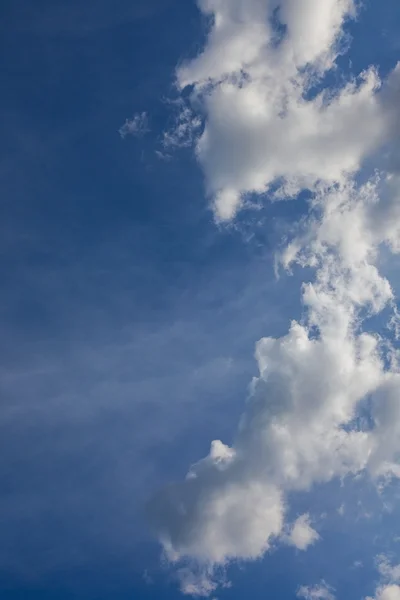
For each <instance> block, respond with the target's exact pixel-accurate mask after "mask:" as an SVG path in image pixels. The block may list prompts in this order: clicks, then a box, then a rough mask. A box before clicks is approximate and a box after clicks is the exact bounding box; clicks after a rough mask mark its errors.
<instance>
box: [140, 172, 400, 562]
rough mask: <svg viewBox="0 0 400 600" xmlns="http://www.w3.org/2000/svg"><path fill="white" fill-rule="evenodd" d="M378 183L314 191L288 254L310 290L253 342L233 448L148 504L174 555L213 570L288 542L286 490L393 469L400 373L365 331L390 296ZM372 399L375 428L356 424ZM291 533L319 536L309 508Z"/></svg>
mask: <svg viewBox="0 0 400 600" xmlns="http://www.w3.org/2000/svg"><path fill="white" fill-rule="evenodd" d="M379 185H380V184H379V181H378V182H374V181H372V182H370V183H368V184H366V185H365V186H364V187H362V188H360V189H358V190H357V188H356V187H355V186H354V185H351V184H347V185H345V186H341V187H337V186H335V187H334V188H332V189H329V190H326V189H323V190H321V191H320V193H319V195H317V196H316V197H315V211H316V214H315V216H314V217H313V218H312V219H311V221H310V222H309V225H308V228H307V229H306V231H305V232H304V235H300V236H299V237H298V238H297V239H296V240H293V242H292V247H291V249H290V252H289V255H290V261H297V262H298V263H299V264H300V265H302V264H303V265H312V266H314V267H315V269H316V276H315V280H314V281H313V282H309V283H307V284H306V285H304V286H303V303H304V307H305V315H304V321H303V323H298V322H293V323H292V325H291V327H290V330H289V332H288V333H287V334H286V335H285V336H283V337H282V338H278V339H275V338H271V337H267V338H262V339H261V340H260V341H259V342H258V343H257V345H256V352H255V356H256V360H257V363H258V369H259V376H258V377H257V378H255V379H254V381H253V382H252V385H251V390H250V396H249V399H248V402H247V405H246V408H245V411H244V413H243V416H242V418H241V421H240V424H239V427H238V431H237V434H236V436H235V439H234V443H233V444H232V446H231V447H229V446H226V445H225V444H223V443H222V442H221V441H214V442H213V443H212V445H211V450H210V453H209V455H208V456H207V457H206V458H205V459H203V460H201V461H200V462H198V463H196V464H195V465H194V466H193V467H192V468H191V469H190V470H189V472H188V476H187V478H186V480H185V481H184V482H182V483H179V484H175V485H173V486H171V487H170V488H169V489H168V490H164V491H162V492H161V493H160V496H159V497H158V498H157V499H156V500H155V501H154V504H153V506H152V507H151V508H150V514H151V517H152V520H153V524H154V527H155V528H156V530H157V532H158V535H159V538H160V540H161V541H162V543H163V546H164V549H165V552H166V554H167V556H168V558H169V559H170V560H171V561H175V562H179V561H180V560H182V559H185V558H187V557H190V559H192V560H193V559H194V560H196V561H197V563H198V564H203V565H205V567H207V569H209V568H210V565H211V566H213V565H225V564H226V563H227V561H229V560H231V559H245V560H246V559H247V560H248V559H254V558H257V557H259V556H261V555H262V554H263V553H264V552H265V551H266V550H267V549H268V547H269V546H270V545H271V543H272V542H273V541H274V540H275V539H276V538H279V536H281V537H282V538H283V540H284V541H285V540H286V541H287V534H285V527H284V523H285V502H286V493H287V492H289V491H295V490H304V491H306V490H310V489H311V488H312V486H313V485H314V484H315V483H317V482H327V481H329V480H331V479H332V478H334V477H344V476H346V475H350V474H357V473H359V472H361V471H362V470H367V471H369V472H370V473H371V475H372V476H376V477H379V476H385V477H387V476H397V475H398V471H399V466H398V464H397V460H396V456H397V455H398V451H399V449H400V414H399V410H400V409H399V404H398V396H399V393H400V375H399V373H398V371H397V368H395V367H393V366H389V367H388V366H387V360H386V356H385V353H384V345H383V344H382V343H381V340H380V338H379V336H377V335H373V334H371V333H366V332H363V331H362V330H361V329H360V319H361V316H362V314H364V313H365V311H367V314H375V313H377V312H379V311H381V310H382V309H383V308H384V306H385V305H387V304H388V303H390V302H391V301H392V291H391V287H390V285H389V283H388V281H387V280H386V279H385V278H384V277H383V276H382V275H380V274H379V272H378V270H377V267H376V265H375V261H376V259H377V255H378V250H379V246H380V244H381V243H384V242H385V241H386V239H387V236H386V232H387V229H386V227H382V228H381V229H379V228H378V229H379V231H381V233H380V234H378V233H377V232H378V229H377V228H375V227H374V220H373V219H372V218H370V216H371V214H372V213H373V211H375V210H377V209H376V206H375V205H376V203H378V202H379V196H378V190H379ZM371 211H372V213H371ZM293 248H295V251H293ZM287 254H288V253H285V252H284V253H283V259H282V260H284V262H285V264H289V263H290V261H289V260H287ZM366 399H369V403H370V406H371V415H370V417H371V423H370V424H369V425H368V427H366V426H365V424H363V423H362V422H360V421H359V420H358V419H357V415H358V408H359V406H360V403H362V402H363V401H365V400H366ZM285 536H286V538H285ZM290 539H291V542H292V543H293V544H294V545H295V546H297V547H299V548H306V547H307V545H309V544H310V543H312V542H314V541H316V539H317V533H316V532H315V531H314V530H313V529H312V528H311V526H310V524H309V521H308V516H307V515H303V516H302V517H300V519H299V520H298V521H297V523H296V524H295V526H294V528H293V529H292V531H291V535H290Z"/></svg>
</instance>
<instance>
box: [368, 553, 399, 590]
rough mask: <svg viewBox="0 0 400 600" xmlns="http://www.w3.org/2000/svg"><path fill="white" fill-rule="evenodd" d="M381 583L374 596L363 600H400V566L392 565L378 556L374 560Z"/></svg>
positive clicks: (383, 557) (384, 558)
mask: <svg viewBox="0 0 400 600" xmlns="http://www.w3.org/2000/svg"><path fill="white" fill-rule="evenodd" d="M376 562H377V567H378V571H379V573H380V575H381V581H380V583H379V585H378V587H377V589H376V592H375V595H374V596H373V597H372V598H371V597H367V598H366V599H365V600H400V585H398V584H399V583H400V565H392V564H391V563H390V561H389V558H388V557H387V556H385V555H382V554H381V555H379V556H377V558H376Z"/></svg>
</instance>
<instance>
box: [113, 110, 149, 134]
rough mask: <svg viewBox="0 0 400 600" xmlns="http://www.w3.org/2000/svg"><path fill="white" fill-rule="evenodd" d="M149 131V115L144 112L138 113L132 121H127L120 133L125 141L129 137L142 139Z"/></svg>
mask: <svg viewBox="0 0 400 600" xmlns="http://www.w3.org/2000/svg"><path fill="white" fill-rule="evenodd" d="M149 131H150V130H149V119H148V117H147V113H145V112H142V113H136V115H134V116H133V117H132V119H126V121H125V123H124V124H123V125H122V127H120V128H119V130H118V133H119V135H120V136H121V137H122V139H124V138H126V136H127V135H133V136H134V137H141V136H142V135H145V134H146V133H148V132H149Z"/></svg>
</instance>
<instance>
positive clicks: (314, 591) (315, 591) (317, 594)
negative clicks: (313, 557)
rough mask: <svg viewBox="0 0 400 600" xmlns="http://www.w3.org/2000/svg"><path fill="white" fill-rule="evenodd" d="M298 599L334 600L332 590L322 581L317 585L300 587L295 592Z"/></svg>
mask: <svg viewBox="0 0 400 600" xmlns="http://www.w3.org/2000/svg"><path fill="white" fill-rule="evenodd" d="M297 597H298V598H305V600H334V599H335V596H334V593H333V589H332V588H331V587H330V586H329V585H328V584H327V583H326V582H325V581H324V580H322V581H321V582H320V583H318V584H317V585H309V586H307V585H302V586H301V587H300V588H299V589H298V591H297Z"/></svg>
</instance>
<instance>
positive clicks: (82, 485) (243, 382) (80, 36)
mask: <svg viewBox="0 0 400 600" xmlns="http://www.w3.org/2000/svg"><path fill="white" fill-rule="evenodd" d="M367 4H369V5H370V8H371V10H370V11H369V12H368V11H366V12H365V16H364V17H363V19H362V20H361V22H360V23H359V24H357V25H354V26H353V28H354V32H353V34H354V44H353V50H352V54H351V59H352V61H353V65H355V69H356V70H360V69H361V68H363V67H365V66H367V65H368V64H370V63H371V62H377V63H378V64H379V65H380V68H381V69H382V70H383V72H385V71H387V69H389V68H390V67H392V66H393V64H394V63H395V61H396V57H398V53H399V48H400V42H399V39H398V37H395V35H394V33H395V32H396V19H394V18H393V15H394V10H393V7H394V3H393V2H389V0H385V1H384V2H378V0H376V1H375V2H374V1H372V0H371V1H370V2H369V3H367ZM378 5H379V7H378ZM382 7H384V8H382ZM386 9H387V10H386ZM389 9H391V10H390V11H389ZM396 11H397V17H398V9H396ZM389 12H390V15H388V14H387V13H389ZM398 23H399V20H397V32H398ZM357 28H358V29H357ZM0 32H1V33H0V48H1V50H0V65H1V73H2V93H1V96H0V114H1V120H2V142H1V145H0V195H1V203H2V218H1V225H0V227H1V236H0V269H1V281H2V294H1V299H0V329H1V342H2V343H1V371H0V374H1V398H2V409H1V416H0V428H1V433H0V481H1V484H0V531H1V534H0V597H1V598H4V599H17V598H21V599H22V598H24V599H27V600H30V599H34V598H40V599H41V600H47V599H50V598H51V599H53V598H60V599H64V598H65V599H67V598H68V599H69V598H74V599H75V598H76V599H83V598H87V599H92V598H93V599H94V598H113V600H114V599H116V598H120V599H121V600H122V599H125V598H157V599H158V598H160V597H163V598H171V599H172V598H177V597H179V593H178V591H177V588H176V586H175V583H174V582H173V581H171V580H170V576H169V574H168V571H164V570H163V569H162V568H161V567H160V565H159V559H158V555H159V548H158V546H157V545H156V544H155V543H154V542H153V541H152V539H151V537H150V535H149V532H148V530H147V527H146V525H145V524H144V518H143V514H142V510H143V505H144V503H145V501H146V499H147V498H148V497H149V496H150V495H151V493H152V491H154V489H156V488H157V487H158V486H159V485H161V484H162V483H163V482H165V481H168V480H170V479H171V478H173V477H178V476H179V477H181V476H182V475H183V474H184V473H185V471H186V469H187V466H188V464H190V463H191V462H192V461H194V460H197V459H198V457H199V456H202V455H204V454H205V453H206V452H207V451H208V447H209V442H210V440H211V439H214V438H220V439H225V440H226V441H228V442H229V440H230V437H231V436H232V432H233V431H234V428H235V425H236V423H237V420H238V415H239V414H240V413H241V409H242V403H243V401H244V399H245V397H246V393H247V391H246V390H247V385H248V383H249V381H250V379H251V376H252V375H254V374H255V370H256V365H255V363H254V361H253V358H252V354H253V348H254V342H255V341H256V340H257V339H259V338H260V337H261V336H262V335H265V334H268V335H280V334H282V333H283V332H285V331H286V329H287V325H288V322H289V320H290V319H291V318H294V317H297V316H298V315H299V313H300V306H299V300H298V293H297V290H298V281H297V275H296V274H295V275H294V276H293V278H292V279H291V281H290V283H289V284H288V282H287V281H286V280H279V281H276V280H275V279H274V275H273V268H272V266H273V265H272V258H271V252H272V249H273V247H274V246H275V244H276V243H277V241H278V240H279V238H280V235H281V233H282V231H283V229H284V225H283V224H284V223H285V222H286V221H287V220H288V219H289V220H290V219H294V218H295V217H296V215H297V214H298V213H299V211H300V210H301V206H296V208H294V207H293V205H292V204H290V203H289V204H281V205H274V206H269V207H266V208H265V209H264V210H262V211H261V212H257V214H256V215H254V214H251V212H248V213H245V214H244V216H243V217H242V219H241V221H240V222H239V224H238V227H237V228H232V227H231V228H226V229H223V228H222V229H221V228H218V227H217V226H216V225H215V224H214V222H213V218H212V215H211V212H210V211H209V209H208V208H207V200H206V199H205V195H204V187H203V179H202V174H201V172H200V170H199V168H198V166H197V164H196V162H195V160H194V158H193V155H192V152H191V151H190V150H179V151H177V152H176V153H175V154H173V156H172V158H171V160H169V161H163V160H160V159H159V158H158V157H157V155H156V153H155V151H156V150H158V149H160V142H161V136H162V131H163V130H165V129H166V128H167V127H168V126H169V124H170V123H171V119H172V118H173V114H172V111H171V105H170V103H168V101H167V100H168V99H170V98H173V97H175V94H176V92H175V90H174V86H173V81H174V69H175V67H176V65H177V64H178V63H179V62H180V61H181V60H183V59H184V58H185V57H188V56H191V55H193V54H195V53H196V52H197V51H198V49H199V48H200V47H201V44H202V41H203V37H204V34H205V23H204V22H202V21H201V19H200V17H199V14H198V12H197V8H196V6H195V3H194V2H193V1H192V0H146V1H143V2H142V1H141V0H138V1H132V0H130V1H128V0H119V1H118V4H117V8H115V6H114V3H111V2H110V1H108V0H85V1H84V2H83V1H81V2H79V1H78V0H74V1H70V2H68V1H67V0H43V1H42V2H40V3H37V2H29V1H28V0H5V1H3V2H2V4H1V9H0ZM142 111H146V112H147V113H148V114H149V119H150V128H151V131H150V133H149V134H148V135H146V136H144V137H141V138H140V139H138V138H133V137H127V138H126V139H124V140H122V139H121V137H120V136H119V134H118V129H119V128H120V127H121V125H123V123H124V121H125V119H126V118H130V117H132V116H133V115H134V114H135V113H137V112H139V113H140V112H142ZM300 204H301V203H300ZM256 222H259V223H260V225H259V226H258V227H256V228H255V231H256V235H255V236H254V237H252V238H251V239H249V236H248V231H249V230H250V225H251V230H252V232H254V225H255V223H256ZM249 315H250V317H249ZM211 409H212V410H211ZM182 448H184V453H183V454H182ZM324 493H325V494H326V493H327V492H324ZM349 493H350V492H349ZM365 493H366V498H367V502H370V503H372V504H374V502H375V501H376V499H375V498H374V494H373V493H372V492H371V493H370V495H368V494H367V492H365ZM328 495H329V492H328ZM299 503H301V500H299ZM334 510H335V508H334ZM387 526H388V527H391V526H393V522H391V523H390V524H389V525H387ZM335 527H336V529H335ZM354 527H355V532H356V535H355V537H354V539H355V540H356V542H354V543H355V547H354V548H353V547H350V548H348V554H346V555H345V556H343V551H342V550H341V549H340V547H341V544H342V543H343V542H342V541H341V539H342V538H341V537H340V536H341V534H343V536H344V532H345V525H344V524H343V523H342V524H337V525H336V526H335V524H334V526H333V528H332V529H330V530H329V531H327V532H326V536H327V537H328V538H329V536H332V541H331V546H330V547H331V548H332V551H331V552H332V555H333V556H335V561H336V566H337V568H336V570H333V571H332V578H331V580H332V579H333V580H332V583H334V584H335V583H336V585H337V586H338V589H339V587H340V585H342V586H343V587H345V583H346V582H347V581H348V579H346V577H347V578H350V580H351V582H352V584H351V585H352V586H353V587H354V586H356V589H357V594H358V593H359V591H360V590H364V587H363V586H367V587H368V585H372V583H371V582H372V579H373V576H371V578H370V579H368V580H367V581H366V580H365V579H362V578H361V575H360V576H358V575H357V576H356V575H354V576H353V575H351V574H350V575H346V576H343V577H342V578H341V579H340V578H339V573H342V569H341V566H340V557H342V558H343V563H345V564H346V565H349V564H351V562H352V561H353V562H354V560H357V559H358V557H359V554H360V552H362V550H361V549H362V547H363V546H364V545H365V539H370V538H369V537H368V536H369V534H370V533H371V532H370V531H369V529H368V527H371V528H372V529H373V527H375V524H374V525H371V526H369V525H367V526H366V525H365V519H364V520H363V521H362V526H361V525H360V527H359V530H360V531H359V532H358V534H357V531H358V529H357V527H358V526H357V524H356V525H355V526H354ZM385 527H386V525H385V524H382V529H380V532H384V531H385ZM341 528H342V529H343V531H342V529H341ZM357 535H358V537H357ZM335 536H336V537H335ZM372 537H373V535H372ZM343 539H344V538H343ZM289 555H290V556H289ZM371 556H372V555H371ZM365 560H366V561H368V558H365ZM289 562H290V569H291V575H289V576H288V570H287V568H288V564H289ZM327 563H329V564H330V559H329V560H328V559H323V558H321V557H320V556H319V549H318V548H315V549H314V548H312V549H311V550H310V551H309V553H308V554H307V557H306V558H305V557H300V559H299V557H297V558H296V557H295V556H294V553H293V552H290V553H289V551H288V550H281V551H278V552H277V553H275V554H274V555H273V556H272V558H271V559H270V562H269V563H268V567H266V566H265V565H264V564H263V563H256V564H253V565H251V566H246V567H245V568H244V569H243V570H240V569H239V570H237V571H236V572H235V574H234V575H232V580H233V581H234V583H235V585H234V587H233V588H232V589H230V590H223V591H222V592H221V593H220V594H219V595H220V596H221V598H223V597H227V598H228V597H232V598H242V597H243V596H244V595H245V594H248V593H249V585H250V582H251V586H252V587H251V595H252V597H253V598H264V597H265V595H266V593H267V590H268V594H269V595H273V594H274V590H275V589H279V595H280V596H282V595H283V596H285V597H288V598H289V597H294V593H295V590H296V585H297V584H298V583H299V573H300V571H301V573H302V575H303V576H304V577H305V578H307V576H309V575H310V569H311V567H310V565H313V573H312V578H313V579H318V578H321V577H327V568H328V567H327ZM329 568H330V567H329ZM343 569H344V566H343ZM145 570H147V571H148V573H149V577H151V579H152V581H153V582H154V583H153V584H149V583H148V582H147V583H146V581H145V579H146V578H143V572H144V571H145ZM328 570H329V569H328ZM335 573H336V575H335ZM363 574H364V575H365V570H364V572H363ZM335 577H336V579H335ZM351 577H353V579H351ZM357 577H359V579H360V581H358V580H357ZM343 582H344V583H343ZM305 583H307V581H306V582H305ZM364 591H365V590H364ZM366 591H367V592H368V591H371V590H370V589H369V588H368V589H367V590H366ZM349 597H350V596H349ZM357 597H358V596H357Z"/></svg>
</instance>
